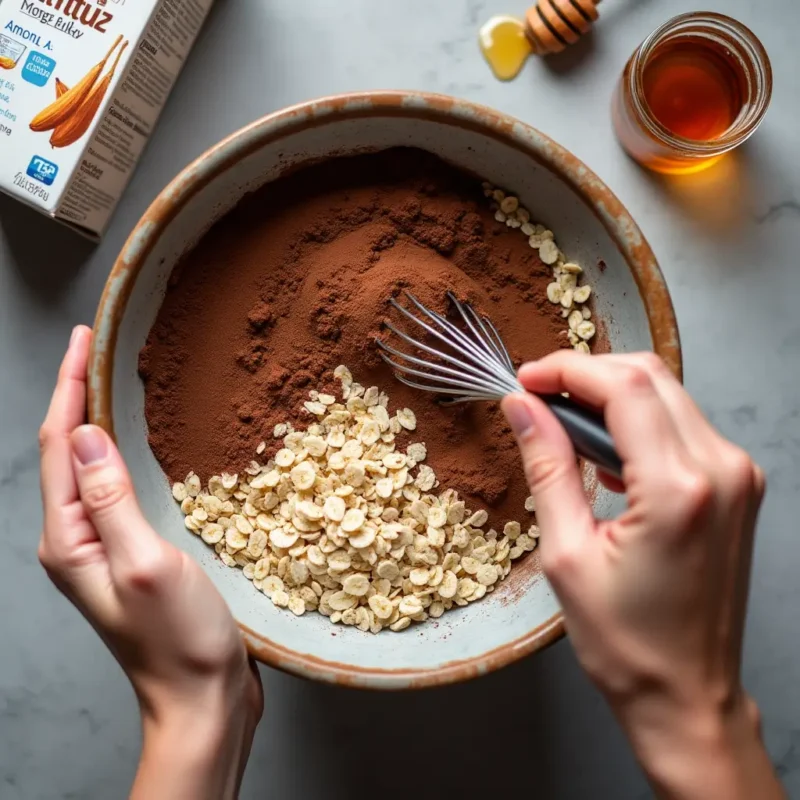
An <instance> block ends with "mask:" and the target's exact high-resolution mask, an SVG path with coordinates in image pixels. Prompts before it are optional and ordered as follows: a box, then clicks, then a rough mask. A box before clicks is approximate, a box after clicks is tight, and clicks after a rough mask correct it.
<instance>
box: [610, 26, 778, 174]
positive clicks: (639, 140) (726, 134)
mask: <svg viewBox="0 0 800 800" xmlns="http://www.w3.org/2000/svg"><path fill="white" fill-rule="evenodd" d="M771 95H772V68H771V67H770V62H769V57H768V56H767V53H766V51H765V50H764V47H763V45H762V44H761V42H760V41H759V40H758V39H757V38H756V36H755V35H754V34H753V32H752V31H751V30H750V29H749V28H747V27H745V26H744V25H742V24H741V23H740V22H737V21H736V20H734V19H731V18H730V17H726V16H724V15H722V14H713V13H708V12H703V13H692V14H682V15H681V16H678V17H675V18H674V19H671V20H669V22H666V23H665V24H664V25H662V26H661V27H660V28H658V29H657V30H655V31H654V32H653V33H651V34H650V36H648V37H647V39H645V40H644V42H642V44H641V45H640V46H639V47H638V48H637V50H636V51H635V52H634V54H633V55H632V56H631V58H630V60H629V61H628V63H627V64H626V65H625V69H624V70H623V72H622V76H621V77H620V80H619V83H618V84H617V87H616V90H615V92H614V97H613V100H612V119H613V123H614V129H615V131H616V134H617V137H618V139H619V140H620V143H621V144H622V146H623V147H624V148H625V150H626V151H627V152H628V153H629V155H631V156H632V157H633V158H634V159H635V160H636V161H638V162H639V163H640V164H642V165H643V166H645V167H648V168H649V169H652V170H655V171H656V172H664V173H688V172H697V171H699V170H701V169H705V168H706V167H708V166H710V165H711V164H713V163H714V162H715V161H717V160H718V159H719V158H721V157H722V156H723V155H724V154H725V153H727V152H729V151H730V150H733V149H734V148H735V147H738V146H739V145H740V144H741V143H742V142H744V141H745V140H746V139H747V138H748V137H749V136H751V135H752V133H753V132H754V131H755V130H756V128H757V127H758V126H759V124H760V123H761V120H762V119H763V117H764V114H765V113H766V110H767V107H768V106H769V101H770V97H771Z"/></svg>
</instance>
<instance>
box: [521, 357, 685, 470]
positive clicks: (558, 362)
mask: <svg viewBox="0 0 800 800" xmlns="http://www.w3.org/2000/svg"><path fill="white" fill-rule="evenodd" d="M519 380H520V382H521V383H522V385H523V386H525V388H527V389H529V390H531V391H534V392H537V393H540V394H544V393H552V394H555V393H561V392H569V393H570V394H571V395H574V396H575V397H577V398H578V399H580V400H582V401H584V402H586V403H588V404H589V405H592V406H594V407H596V408H598V409H601V410H602V412H603V414H604V416H605V421H606V425H607V426H608V429H609V432H610V433H611V436H612V437H613V439H614V443H615V445H616V447H617V451H618V452H619V455H620V457H621V458H622V460H623V462H624V463H625V467H626V468H628V469H629V471H630V470H634V471H635V472H636V473H637V474H638V473H641V474H643V475H651V476H656V475H658V474H659V473H660V472H661V471H662V470H663V468H664V464H665V459H670V458H676V457H677V458H678V460H679V461H681V462H683V461H685V457H684V456H685V452H684V451H685V448H684V446H683V441H682V440H681V437H680V436H679V434H678V431H677V428H676V426H675V423H674V421H673V419H672V416H671V414H670V413H669V410H668V409H667V407H666V406H665V405H664V402H663V400H662V399H661V397H660V395H659V393H658V391H657V390H656V387H655V385H654V383H653V380H652V379H651V377H650V375H649V374H648V373H647V371H646V370H644V369H642V368H641V367H639V366H637V365H623V364H619V363H615V362H614V361H613V360H611V359H609V358H607V357H605V356H587V355H582V354H580V353H575V352H570V351H560V352H558V353H553V354H552V355H549V356H547V357H545V358H543V359H541V360H540V361H535V362H530V363H528V364H524V365H523V366H522V367H521V368H520V370H519ZM626 482H627V481H626Z"/></svg>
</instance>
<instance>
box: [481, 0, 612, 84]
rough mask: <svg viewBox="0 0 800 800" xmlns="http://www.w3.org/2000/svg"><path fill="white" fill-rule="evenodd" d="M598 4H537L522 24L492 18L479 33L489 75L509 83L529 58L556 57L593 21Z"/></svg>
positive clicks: (572, 0) (557, 0)
mask: <svg viewBox="0 0 800 800" xmlns="http://www.w3.org/2000/svg"><path fill="white" fill-rule="evenodd" d="M599 2H600V0H539V2H538V3H537V4H536V5H535V6H531V7H530V8H529V9H528V10H527V12H526V13H525V20H524V21H523V20H520V19H516V18H515V17H509V16H497V17H492V18H491V19H490V20H489V21H488V22H487V23H486V24H485V25H483V27H482V28H481V29H480V33H479V35H478V40H479V42H480V46H481V51H482V52H483V55H484V57H485V58H486V60H487V61H488V62H489V66H490V67H491V68H492V72H494V74H495V75H496V76H497V77H498V78H500V79H501V80H510V79H511V78H513V77H514V76H515V75H517V73H518V72H519V71H520V70H521V69H522V66H523V64H524V63H525V60H526V59H527V58H528V56H529V55H531V54H532V53H535V54H537V55H548V54H550V53H560V52H561V51H562V50H564V48H566V47H567V45H570V44H574V43H575V42H577V41H578V39H580V37H581V36H582V35H583V34H584V33H586V32H587V31H588V30H589V28H591V27H592V23H593V22H594V21H595V20H596V19H597V16H598V15H597V5H598V3H599Z"/></svg>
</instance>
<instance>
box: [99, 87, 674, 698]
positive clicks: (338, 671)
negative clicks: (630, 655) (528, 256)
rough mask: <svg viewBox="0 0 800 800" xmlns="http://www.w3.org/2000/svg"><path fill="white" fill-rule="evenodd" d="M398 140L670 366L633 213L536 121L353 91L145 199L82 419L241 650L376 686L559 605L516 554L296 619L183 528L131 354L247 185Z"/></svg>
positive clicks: (662, 313)
mask: <svg viewBox="0 0 800 800" xmlns="http://www.w3.org/2000/svg"><path fill="white" fill-rule="evenodd" d="M397 145H406V146H413V147H418V148H422V149H424V150H428V151H430V152H431V153H435V154H436V155H438V156H440V157H441V158H443V159H445V160H446V161H449V162H451V163H452V164H454V165H456V166H459V167H462V168H464V169H466V170H468V171H470V172H472V173H474V174H476V175H480V176H482V177H483V178H485V179H486V180H488V181H490V182H491V183H492V184H494V185H496V186H502V187H505V188H506V189H508V190H511V191H513V192H514V194H516V195H518V196H519V198H520V202H521V203H522V204H523V205H524V206H525V207H526V208H528V209H529V210H530V212H531V214H532V217H533V218H534V219H536V220H537V221H538V220H540V221H542V222H543V223H545V224H546V225H548V227H550V228H552V229H553V230H554V231H555V232H556V234H557V237H558V241H559V244H560V246H561V248H562V249H563V250H564V252H565V253H566V254H567V257H568V258H569V259H570V260H572V261H577V262H579V263H580V264H582V265H583V266H584V268H585V270H586V276H587V282H588V283H589V284H591V285H592V286H593V287H594V288H595V309H596V316H599V317H600V318H602V319H603V320H604V321H605V326H606V330H607V335H608V340H609V342H610V346H611V348H612V350H614V351H620V352H626V351H634V350H643V349H646V350H655V351H656V352H657V353H659V354H660V355H661V356H663V358H664V359H665V360H666V362H667V364H668V365H669V366H670V367H671V369H672V370H673V371H674V372H675V373H676V374H678V375H680V369H681V357H680V345H679V340H678V331H677V327H676V323H675V317H674V314H673V310H672V304H671V302H670V297H669V293H668V291H667V288H666V286H665V284H664V279H663V276H662V274H661V272H660V270H659V268H658V265H657V264H656V260H655V258H654V256H653V253H652V251H651V250H650V247H649V246H648V244H647V242H646V241H645V239H644V237H643V236H642V234H641V232H640V230H639V228H638V227H637V226H636V223H635V222H634V221H633V219H632V218H631V217H630V215H629V214H628V212H627V211H626V210H625V209H624V208H623V206H622V205H621V204H620V202H619V200H617V198H616V197H615V196H614V195H613V194H612V193H611V192H610V191H609V190H608V188H607V187H606V186H605V185H604V184H603V183H602V182H601V181H600V180H599V179H598V178H597V176H595V175H594V174H593V173H592V172H591V171H590V170H589V169H588V168H587V167H586V166H584V165H583V164H582V163H581V162H580V161H579V160H578V159H577V158H575V156H573V155H571V154H570V153H568V152H567V151H566V150H564V148H562V147H560V146H559V145H557V144H556V143H555V142H553V141H551V140H550V139H548V138H547V137H546V136H544V135H543V134H541V133H539V132H538V131H536V130H535V129H533V128H531V127H529V126H527V125H524V124H523V123H521V122H518V121H516V120H514V119H511V118H509V117H507V116H505V115H503V114H500V113H498V112H496V111H492V110H490V109H487V108H483V107H480V106H476V105H474V104H472V103H468V102H466V101H463V100H456V99H453V98H448V97H443V96H436V95H429V94H418V93H404V92H381V93H366V94H350V95H345V96H341V97H332V98H327V99H323V100H319V101H315V102H310V103H305V104H303V105H300V106H295V107H293V108H289V109H286V110H285V111H280V112H278V113H275V114H271V115H270V116H267V117H264V118H263V119H261V120H259V121H258V122H255V123H253V124H252V125H249V126H248V127H246V128H243V129H242V130H240V131H238V132H237V133H235V134H233V135H232V136H230V137H229V138H227V139H225V140H224V141H223V142H221V143H220V144H218V145H216V146H215V147H213V148H211V150H209V151H208V152H207V153H206V154H205V155H203V156H201V157H200V158H199V159H198V160H197V161H195V162H194V163H193V164H191V165H190V166H188V167H187V168H186V169H184V170H183V172H181V174H180V175H178V177H177V178H175V180H174V181H172V183H171V184H170V185H169V186H167V188H166V189H164V191H163V192H162V193H161V194H160V195H159V196H158V198H157V199H156V200H155V202H154V203H153V204H152V205H151V206H150V208H149V209H148V211H147V212H146V213H145V215H144V217H142V219H141V221H140V222H139V224H138V225H137V226H136V228H135V229H134V231H133V233H132V234H131V236H130V238H129V239H128V241H127V243H126V245H125V247H124V248H123V250H122V253H121V255H120V256H119V258H118V259H117V262H116V264H115V265H114V268H113V270H112V272H111V275H110V277H109V279H108V283H107V284H106V287H105V291H104V292H103V296H102V300H101V302H100V306H99V309H98V312H97V319H96V321H95V338H94V344H93V349H92V354H91V359H90V365H89V387H90V391H89V418H90V420H91V421H92V422H94V423H96V424H99V425H102V426H103V427H104V428H105V429H106V430H107V431H109V433H111V434H112V435H113V436H114V437H115V438H116V441H117V442H118V444H119V447H120V449H121V451H122V455H123V456H124V458H125V460H126V461H127V463H128V465H129V467H130V470H131V473H132V475H133V481H134V484H135V486H136V490H137V493H138V496H139V500H140V502H141V504H142V506H143V509H144V513H145V515H146V517H147V518H148V519H149V520H150V522H151V523H152V524H153V526H154V527H155V528H156V529H157V530H158V531H159V532H160V533H161V535H162V536H164V537H165V538H166V539H168V540H169V541H170V542H172V543H173V544H175V545H176V546H178V547H180V548H182V549H183V550H185V551H186V552H188V553H189V554H191V555H192V556H193V557H194V558H195V559H197V561H199V562H200V564H202V566H203V568H204V569H205V570H206V571H207V572H208V574H209V575H210V576H211V578H212V579H213V581H214V583H215V585H216V586H217V587H218V589H219V591H220V592H221V593H222V595H223V596H224V597H225V599H226V600H227V602H228V604H229V605H230V608H231V611H232V612H233V614H234V616H235V617H236V619H237V621H238V622H239V624H240V626H241V629H242V632H243V634H244V637H245V640H246V643H247V647H248V649H249V650H250V652H251V653H252V654H253V655H254V656H255V657H256V658H257V659H259V660H261V661H263V662H265V663H267V664H270V665H272V666H274V667H278V668H280V669H283V670H287V671H289V672H293V673H295V674H298V675H303V676H306V677H309V678H314V679H318V680H325V681H331V682H336V683H341V684H348V685H354V686H363V687H371V688H380V689H397V688H408V687H415V686H428V685H434V684H444V683H448V682H452V681H458V680H463V679H466V678H470V677H473V676H476V675H480V674H483V673H485V672H489V671H491V670H494V669H497V668H498V667H501V666H503V665H505V664H508V663H509V662H512V661H514V660H516V659H519V658H521V657H522V656H525V655H527V654H528V653H532V652H534V651H535V650H538V649H539V648H541V647H544V646H545V645H547V644H549V643H550V642H553V641H554V640H556V639H558V638H559V637H560V636H562V635H563V631H564V628H563V624H562V617H561V613H560V610H559V605H558V602H557V600H556V598H555V596H554V594H553V592H552V590H551V588H550V586H549V585H548V583H547V581H546V580H545V579H544V578H543V577H542V576H541V574H540V572H539V569H538V563H537V559H536V558H528V559H526V561H525V562H523V563H522V564H519V565H517V566H515V568H514V569H513V570H512V572H511V575H510V576H509V579H508V580H506V581H505V582H504V583H503V584H502V585H501V586H500V587H499V588H498V589H497V590H496V591H495V592H494V593H493V594H491V595H489V596H487V597H486V598H485V599H483V600H482V601H480V602H478V603H474V604H471V605H469V606H467V607H465V608H458V609H454V610H452V611H450V612H448V613H446V614H445V615H444V616H443V617H441V618H440V619H438V620H430V621H429V622H427V623H425V624H422V625H414V626H412V627H411V628H409V629H408V630H406V631H404V632H402V633H397V634H395V633H391V632H388V631H385V632H383V633H381V634H379V635H377V636H375V635H371V634H364V633H361V632H360V631H358V630H357V629H355V628H345V627H343V626H333V625H331V623H330V622H329V621H328V620H327V619H326V618H324V617H322V616H320V615H318V614H306V615H305V616H303V617H295V616H294V615H292V614H290V613H287V612H285V611H280V610H278V609H277V608H275V607H274V606H273V605H272V603H271V602H270V600H269V599H268V598H267V597H265V596H264V595H262V594H261V593H260V592H257V591H256V590H254V588H253V587H252V586H251V585H250V582H249V581H247V580H246V579H245V578H244V577H243V575H242V574H241V571H240V570H238V569H229V568H227V567H225V566H224V565H223V564H222V563H221V562H220V561H219V560H218V558H217V557H216V556H215V554H214V551H213V549H211V548H209V547H207V546H206V545H205V544H203V542H202V541H201V540H200V538H199V537H197V536H194V535H192V534H191V533H189V532H188V531H187V530H186V528H185V527H184V525H183V516H182V514H181V512H180V509H179V508H178V505H177V504H176V503H175V502H174V500H173V499H172V496H171V493H170V486H169V484H168V481H167V479H166V477H165V475H164V473H163V472H162V470H161V467H160V466H159V464H158V462H157V461H156V459H155V458H154V456H153V454H152V452H151V451H150V448H149V446H148V444H147V430H146V423H145V417H144V392H143V387H142V383H141V381H140V379H139V377H138V375H137V355H138V353H139V350H140V348H141V347H142V345H143V344H144V342H145V339H146V337H147V334H148V331H149V330H150V326H151V325H152V323H153V321H154V320H155V317H156V313H157V311H158V309H159V306H160V304H161V300H162V297H163V295H164V292H165V289H166V285H167V279H168V277H169V274H170V271H171V270H172V268H173V266H174V265H175V263H176V262H177V261H178V259H179V258H180V257H181V255H182V254H183V253H185V252H186V251H187V250H188V249H189V248H191V247H192V246H194V245H195V244H196V243H197V241H198V240H199V239H200V237H201V236H202V235H203V233H204V232H205V231H206V230H208V228H209V226H211V225H212V224H213V223H214V221H215V220H217V219H219V218H220V217H221V216H222V215H223V214H225V212H226V211H228V210H229V209H230V208H232V207H233V206H234V205H235V204H236V203H237V201H238V200H240V199H241V197H242V196H243V195H244V194H245V193H247V192H250V191H252V190H254V189H256V188H258V187H260V186H262V185H263V184H264V183H266V182H268V181H272V180H275V179H276V178H277V177H278V176H280V175H281V174H282V173H285V172H286V171H287V170H289V169H294V168H296V167H297V166H298V165H302V164H303V163H305V162H310V161H316V160H319V159H321V158H328V157H335V156H340V155H350V154H355V153H361V152H366V151H374V150H380V149H384V148H388V147H394V146H397ZM224 286H225V281H224V276H220V287H221V288H222V289H223V290H224ZM423 438H424V436H423ZM587 481H591V476H589V475H587ZM455 488H457V487H455ZM592 494H593V496H594V504H595V510H596V512H597V514H599V515H608V514H614V513H616V511H618V510H619V505H620V500H619V498H618V497H616V496H615V495H611V494H610V493H608V492H606V491H605V490H604V489H602V487H597V486H595V487H593V490H592Z"/></svg>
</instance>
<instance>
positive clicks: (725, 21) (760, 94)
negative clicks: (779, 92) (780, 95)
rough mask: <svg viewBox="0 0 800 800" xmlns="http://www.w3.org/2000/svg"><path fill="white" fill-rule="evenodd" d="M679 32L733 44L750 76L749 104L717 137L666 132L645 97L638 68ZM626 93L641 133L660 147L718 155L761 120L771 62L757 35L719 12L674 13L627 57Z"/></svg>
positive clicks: (768, 97) (769, 93) (696, 154)
mask: <svg viewBox="0 0 800 800" xmlns="http://www.w3.org/2000/svg"><path fill="white" fill-rule="evenodd" d="M679 33H695V34H704V35H706V36H708V35H709V34H716V35H717V36H719V37H722V38H723V39H724V43H725V44H726V45H730V44H734V45H736V46H737V50H738V51H739V55H740V57H742V56H743V57H744V58H745V59H746V60H747V62H748V63H747V64H746V65H745V66H746V67H749V68H750V69H749V71H750V72H752V73H753V74H754V76H755V79H756V86H755V89H754V99H753V102H752V107H751V108H750V109H749V110H748V111H747V113H745V114H744V115H743V116H740V118H737V119H736V120H735V121H734V122H733V124H732V125H731V126H730V128H729V129H728V130H727V131H725V133H723V134H722V135H721V136H719V137H717V138H716V139H712V140H709V141H705V142H704V141H698V140H696V139H687V138H684V137H683V136H678V135H676V134H674V133H672V132H671V131H670V130H669V129H668V128H667V127H666V126H664V125H663V124H662V123H661V122H660V121H659V120H658V119H657V118H656V117H655V116H654V114H653V113H652V111H651V110H650V107H649V105H648V103H647V101H646V100H645V96H644V84H643V80H642V77H643V72H644V67H645V66H646V65H647V61H648V59H649V57H650V56H651V55H652V53H653V51H654V50H655V48H656V47H657V46H658V45H660V44H662V43H663V42H664V41H667V40H668V39H669V38H672V37H673V36H674V35H677V34H679ZM628 91H629V93H630V97H631V100H632V102H633V105H634V108H635V109H636V112H637V113H638V115H639V117H640V121H641V123H642V125H643V126H644V128H645V129H646V130H647V132H648V133H649V134H650V135H651V136H653V137H654V138H655V139H657V140H658V141H660V142H662V143H663V144H664V145H666V146H668V147H671V148H673V149H676V150H680V151H681V152H682V154H683V155H685V156H689V157H697V158H708V157H710V156H714V155H721V154H722V153H724V152H727V151H728V150H731V149H733V148H734V147H737V146H738V145H740V144H741V143H742V142H744V141H745V140H746V139H748V138H749V137H750V136H751V135H752V134H753V133H754V132H755V130H756V128H758V126H759V125H760V124H761V121H762V120H763V118H764V115H765V114H766V111H767V108H768V107H769V104H770V100H771V98H772V65H771V63H770V60H769V56H768V55H767V51H766V49H765V48H764V45H763V44H762V43H761V41H760V40H759V38H758V37H757V36H756V35H755V34H754V33H753V31H751V30H750V28H748V27H747V26H746V25H744V24H743V23H741V22H739V21H738V20H736V19H734V18H733V17H729V16H727V15H725V14H718V13H716V12H712V11H704V12H689V13H687V14H679V15H678V16H676V17H672V19H669V20H667V21H666V22H665V23H664V24H663V25H661V26H659V27H658V28H656V29H655V30H654V31H653V32H652V33H651V34H650V35H649V36H648V37H647V38H646V39H645V40H644V41H643V42H642V43H641V45H639V47H638V48H637V49H636V51H635V52H634V54H633V57H632V59H631V69H630V72H629V85H628Z"/></svg>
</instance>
